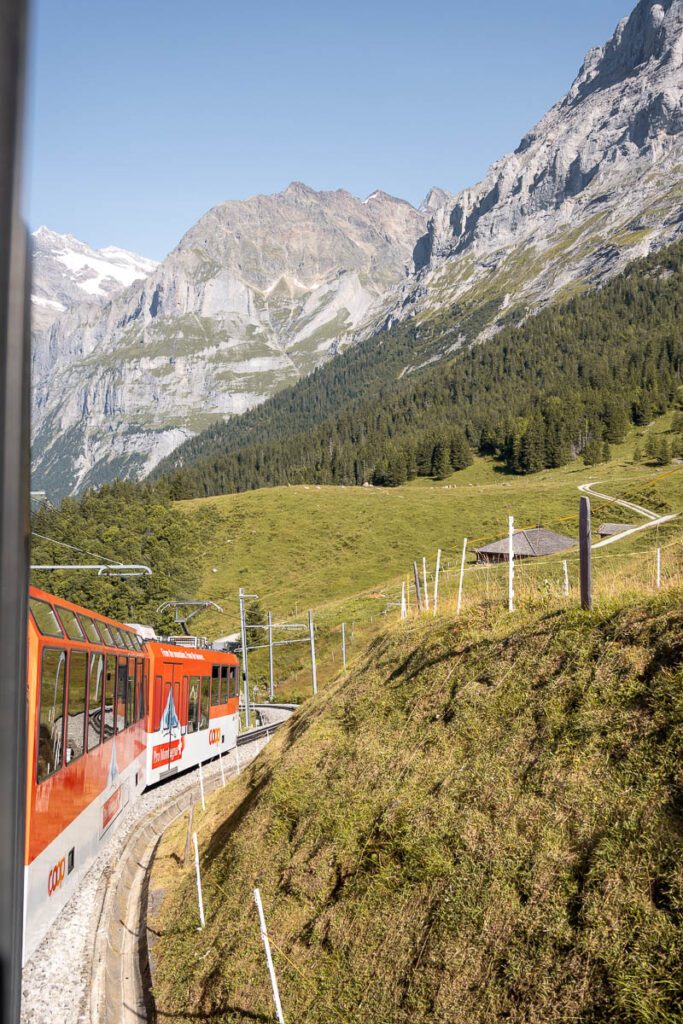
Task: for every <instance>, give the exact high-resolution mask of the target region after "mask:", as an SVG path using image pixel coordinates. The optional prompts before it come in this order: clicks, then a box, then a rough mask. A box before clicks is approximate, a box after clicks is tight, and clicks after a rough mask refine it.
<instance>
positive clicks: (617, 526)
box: [598, 523, 631, 537]
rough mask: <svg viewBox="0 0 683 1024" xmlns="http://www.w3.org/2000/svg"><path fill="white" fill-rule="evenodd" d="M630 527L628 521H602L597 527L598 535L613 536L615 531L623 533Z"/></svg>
mask: <svg viewBox="0 0 683 1024" xmlns="http://www.w3.org/2000/svg"><path fill="white" fill-rule="evenodd" d="M630 527H631V524H630V523H602V524H601V525H600V527H599V528H598V534H599V536H600V537H613V536H614V534H615V533H623V532H624V530H628V529H630Z"/></svg>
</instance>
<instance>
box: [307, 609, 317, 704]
mask: <svg viewBox="0 0 683 1024" xmlns="http://www.w3.org/2000/svg"><path fill="white" fill-rule="evenodd" d="M308 632H309V634H310V637H311V675H312V677H313V696H314V697H315V695H316V694H317V692H318V674H317V672H316V666H315V634H314V631H313V612H312V611H309V613H308Z"/></svg>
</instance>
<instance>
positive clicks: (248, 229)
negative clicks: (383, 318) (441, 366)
mask: <svg viewBox="0 0 683 1024" xmlns="http://www.w3.org/2000/svg"><path fill="white" fill-rule="evenodd" d="M427 220H428V218H427V215H426V213H424V212H420V211H418V210H415V209H414V208H413V207H412V206H411V205H410V204H409V203H406V202H404V201H403V200H400V199H395V198H393V197H392V196H389V195H387V194H386V193H384V192H379V191H378V192H373V193H372V195H370V196H368V198H367V199H365V200H364V201H361V200H359V199H356V198H355V197H354V196H352V195H350V194H349V193H348V192H344V191H342V190H339V191H337V192H315V191H314V190H313V189H311V188H308V187H307V186H306V185H303V184H301V183H300V182H294V183H293V184H291V185H290V186H289V187H288V188H287V189H285V191H284V192H281V193H278V194H277V195H272V196H255V197H253V198H251V199H247V200H244V201H240V202H226V203H222V204H221V205H220V206H217V207H215V208H214V209H212V210H210V211H209V212H208V213H207V214H206V215H205V216H204V217H202V218H201V220H199V221H198V223H197V224H195V225H194V227H192V228H191V229H190V230H189V231H188V232H187V234H186V235H185V236H184V237H183V238H182V240H181V241H180V243H179V245H178V246H177V248H176V249H175V250H174V251H173V252H172V253H171V254H170V256H169V257H168V258H167V259H166V260H164V261H163V263H161V264H160V265H159V266H158V267H157V268H156V269H155V270H154V271H153V272H152V273H151V274H150V275H149V276H148V277H147V278H145V280H144V281H142V282H140V283H137V284H133V285H132V286H130V287H128V288H126V289H125V290H123V291H122V292H119V293H117V294H116V295H114V296H113V297H112V298H111V299H110V300H109V301H107V302H106V303H105V304H104V305H103V306H93V305H92V304H91V303H87V304H80V305H77V306H76V307H75V308H73V309H72V310H71V311H69V312H67V313H64V314H63V315H62V316H60V317H59V318H58V319H57V320H56V321H55V322H54V323H53V324H52V326H51V327H50V328H49V330H47V331H43V332H39V333H38V334H37V336H36V338H35V341H34V355H33V371H34V395H35V399H34V431H35V432H34V456H35V458H34V479H35V485H36V486H39V487H41V488H45V489H47V490H48V491H50V493H52V494H55V495H59V494H64V493H68V492H70V491H73V490H78V489H82V488H84V487H86V486H88V485H91V484H95V483H99V482H100V481H102V480H104V479H109V478H111V477H113V476H114V475H116V474H121V475H133V476H137V475H142V474H144V473H145V472H147V471H149V470H150V469H151V468H152V467H153V466H154V465H155V464H156V462H158V460H159V459H160V458H162V457H163V456H164V455H166V454H167V453H168V452H169V451H171V450H172V449H173V448H174V447H175V446H176V445H177V444H179V443H180V442H181V441H182V440H183V439H184V438H186V437H188V436H189V435H190V434H192V433H194V432H196V431H198V430H201V429H202V428H203V427H205V426H207V425H208V424H209V423H211V422H213V421H215V420H216V419H217V418H219V417H221V416H226V415H228V414H231V413H239V412H242V411H244V410H245V409H248V408H250V407H252V406H253V405H255V404H257V403H258V402H261V401H263V399H264V398H265V397H267V396H268V395H269V394H271V393H272V392H273V391H274V390H276V389H278V388H280V387H282V386H283V385H284V384H287V383H290V382H294V381H296V380H297V379H298V378H299V377H300V376H301V375H303V374H307V373H309V372H310V371H311V370H312V369H314V367H315V366H316V365H317V364H318V363H319V362H320V361H322V360H324V359H325V358H328V357H329V356H330V355H331V354H333V353H334V352H336V351H338V350H339V348H340V346H342V345H343V344H344V343H345V342H346V341H347V340H350V339H351V337H352V336H353V332H354V331H355V330H356V329H357V327H358V326H359V325H360V324H362V323H364V322H365V321H367V320H368V318H369V317H371V316H372V315H374V314H375V313H376V311H377V310H379V309H382V308H383V307H384V305H385V304H386V300H387V296H388V295H389V293H390V292H391V291H392V289H393V288H394V287H395V286H396V285H397V284H398V283H400V282H401V281H402V280H403V279H405V277H406V276H407V275H408V274H409V273H411V272H412V270H413V266H414V264H413V250H414V248H415V245H416V243H417V242H418V239H419V238H420V237H421V236H422V235H424V233H425V230H426V226H427Z"/></svg>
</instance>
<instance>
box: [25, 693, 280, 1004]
mask: <svg viewBox="0 0 683 1024" xmlns="http://www.w3.org/2000/svg"><path fill="white" fill-rule="evenodd" d="M295 707H296V705H262V706H261V708H260V709H259V710H260V711H261V713H262V714H267V715H268V716H269V717H270V718H271V719H272V720H271V721H268V722H264V723H263V724H262V725H261V726H258V727H257V728H255V729H251V730H249V731H248V732H244V733H241V734H240V735H239V738H238V745H239V748H240V755H239V760H240V765H241V767H244V766H245V765H247V764H248V763H250V762H251V761H252V760H253V759H254V758H255V757H256V756H257V755H258V753H259V752H260V750H261V749H262V747H263V745H264V741H265V742H267V741H268V739H270V737H271V736H272V735H273V733H274V732H275V731H276V730H277V729H278V728H279V727H280V726H281V725H282V724H283V723H284V722H285V721H286V720H287V719H288V718H289V716H290V715H291V714H292V711H293V710H294V708H295ZM266 709H267V710H266ZM223 765H224V768H227V774H228V776H229V777H231V776H234V775H235V774H236V771H237V756H236V751H235V750H234V749H233V751H231V752H230V753H229V754H225V755H224V757H223ZM203 771H204V787H205V791H206V792H207V793H209V792H212V791H213V790H215V789H216V788H217V787H218V786H220V785H221V775H220V765H219V762H218V760H215V761H211V762H207V763H205V764H204V766H203ZM197 795H198V770H197V769H192V770H190V771H188V772H186V773H184V774H183V775H179V776H177V777H176V778H173V779H169V780H167V781H165V782H163V783H161V784H159V785H157V786H155V787H154V788H152V789H150V790H148V791H147V792H146V793H144V794H143V795H142V797H141V798H140V799H139V800H138V801H137V802H136V803H135V804H134V805H133V806H132V807H131V808H130V810H129V812H128V818H127V820H126V821H125V822H124V823H123V824H122V825H121V828H120V829H119V832H118V833H117V835H116V836H115V837H114V838H113V840H112V841H111V842H110V843H109V844H108V845H107V846H106V847H105V848H104V849H103V850H102V851H101V853H100V855H99V856H98V858H97V860H96V861H95V863H94V864H93V866H92V868H91V869H90V871H89V872H88V875H87V876H86V878H85V879H84V884H83V885H82V886H81V887H79V889H78V891H77V892H76V894H75V895H74V897H73V899H72V900H71V901H70V902H69V903H68V904H67V906H66V907H65V908H64V910H63V911H62V913H61V914H60V916H59V917H58V918H57V920H56V922H55V925H54V927H53V928H52V929H51V931H50V932H49V933H48V935H47V936H46V937H45V939H44V940H43V941H42V943H41V944H40V946H39V947H38V949H37V950H36V951H35V953H34V954H33V956H32V957H31V958H30V959H29V960H28V962H27V963H26V966H25V968H24V973H23V981H22V995H23V999H22V1014H21V1021H22V1024H53V1022H54V1021H59V1024H114V1022H116V1024H121V1022H125V1024H130V1022H132V1021H135V1022H137V1024H140V1022H141V1021H145V1020H148V1019H152V1017H151V1011H152V1007H151V1004H150V996H149V984H148V974H147V966H146V964H147V949H146V926H145V920H146V891H147V874H148V871H149V868H150V865H151V861H152V857H153V854H154V851H155V849H156V846H157V844H158V842H159V839H160V837H161V835H162V833H163V832H164V831H165V829H166V828H167V827H168V826H169V825H170V824H171V822H173V821H175V820H176V819H177V818H178V817H179V816H180V815H182V814H183V813H184V812H185V811H186V810H187V808H188V807H189V805H190V803H191V802H192V801H193V800H195V799H197Z"/></svg>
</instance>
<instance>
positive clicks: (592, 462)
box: [581, 437, 602, 466]
mask: <svg viewBox="0 0 683 1024" xmlns="http://www.w3.org/2000/svg"><path fill="white" fill-rule="evenodd" d="M581 458H582V459H583V461H584V462H585V464H586V465H587V466H597V465H598V463H599V462H601V461H602V441H600V440H599V439H598V438H597V437H593V438H591V440H590V441H589V442H588V444H587V445H586V447H585V448H584V449H583V452H582V453H581Z"/></svg>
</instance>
